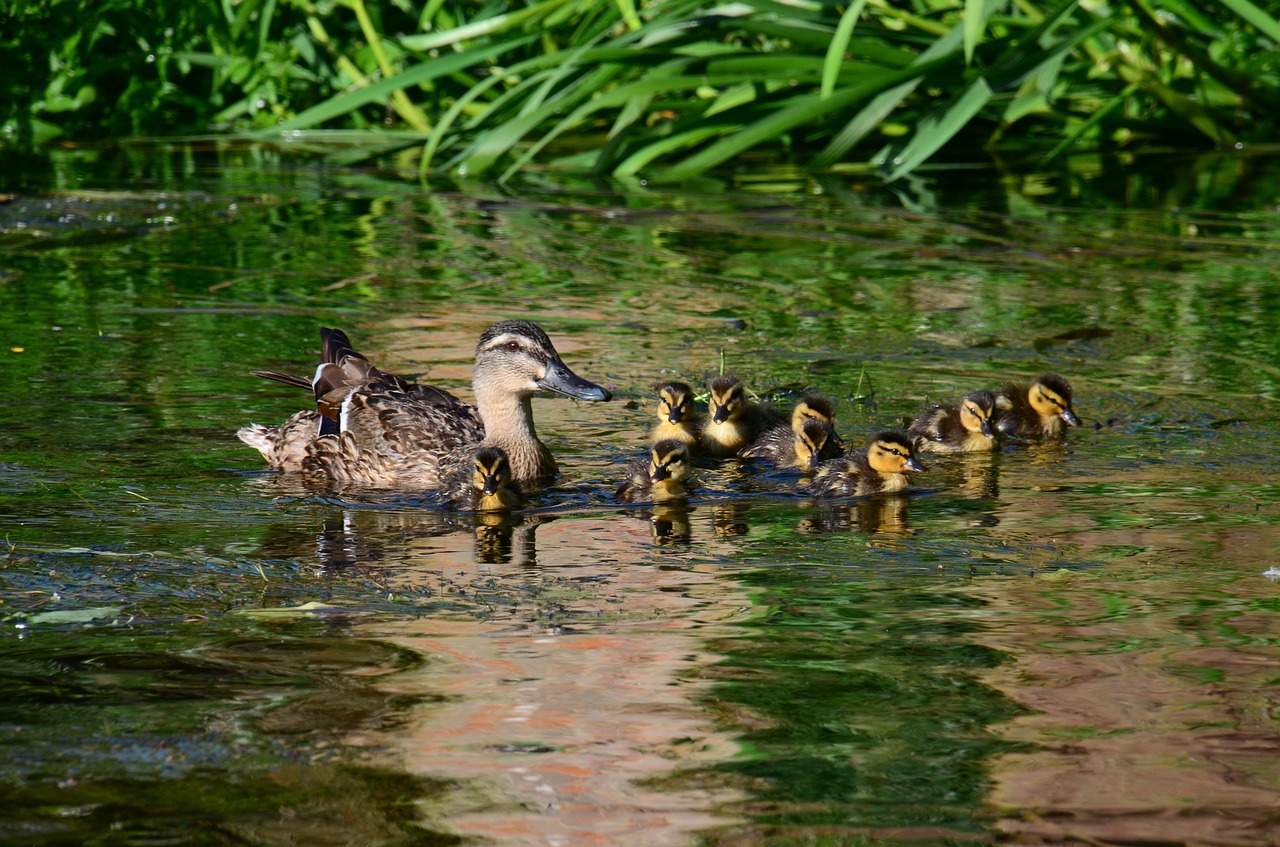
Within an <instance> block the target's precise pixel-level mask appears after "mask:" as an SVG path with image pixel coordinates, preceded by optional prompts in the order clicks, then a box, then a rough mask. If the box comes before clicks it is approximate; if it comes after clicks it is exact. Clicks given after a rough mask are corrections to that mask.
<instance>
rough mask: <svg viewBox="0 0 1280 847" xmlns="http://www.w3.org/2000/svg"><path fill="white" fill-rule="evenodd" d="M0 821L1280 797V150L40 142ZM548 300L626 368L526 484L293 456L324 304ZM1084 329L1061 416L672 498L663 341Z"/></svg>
mask: <svg viewBox="0 0 1280 847" xmlns="http://www.w3.org/2000/svg"><path fill="white" fill-rule="evenodd" d="M0 190H3V191H4V192H6V194H5V196H4V197H3V198H2V199H3V202H0V305H2V308H0V327H2V328H3V332H4V336H5V340H6V343H5V344H4V345H3V346H2V347H0V362H3V365H2V366H0V386H2V387H3V389H4V396H5V397H6V398H7V402H6V403H4V404H2V405H0V514H2V515H3V531H4V534H3V541H4V544H3V548H0V761H3V762H4V764H5V767H4V769H3V774H2V775H0V843H5V844H10V843H12V844H34V845H55V844H80V843H95V844H161V843H163V844H387V845H400V844H448V843H490V844H498V845H533V844H539V845H541V844H548V845H591V844H601V845H608V844H636V845H663V844H670V845H686V844H707V845H748V844H750V845H765V844H768V845H788V844H797V845H799V844H886V845H887V844H913V845H917V844H957V843H971V842H992V841H998V840H1013V841H1015V842H1016V843H1021V844H1056V843H1063V842H1067V841H1078V842H1085V843H1093V844H1130V845H1132V844H1152V845H1156V844H1159V845H1166V844H1184V843H1187V844H1190V843H1194V844H1224V845H1226V844H1230V845H1235V844H1240V845H1246V844H1249V845H1253V844H1274V843H1280V817H1278V816H1277V812H1276V809H1277V805H1276V804H1277V797H1280V794H1278V793H1277V792H1278V791H1280V768H1277V767H1276V761H1277V758H1276V757H1277V754H1278V753H1280V726H1278V723H1277V722H1278V720H1280V700H1278V698H1277V694H1278V689H1277V686H1278V684H1280V683H1278V681H1280V644H1278V642H1277V634H1276V633H1277V631H1280V630H1278V627H1277V620H1278V619H1277V612H1278V611H1280V583H1278V582H1277V581H1276V579H1277V577H1280V569H1278V568H1277V566H1278V565H1280V561H1277V560H1278V559H1280V556H1278V555H1277V553H1276V549H1277V543H1278V541H1280V494H1278V493H1277V492H1278V489H1277V487H1276V485H1277V482H1280V472H1278V471H1277V464H1276V461H1275V455H1276V445H1277V429H1278V426H1280V409H1278V408H1277V402H1278V398H1280V365H1278V363H1280V281H1278V280H1277V277H1276V274H1275V270H1274V269H1275V268H1276V267H1277V265H1278V264H1280V246H1277V245H1280V239H1278V236H1280V210H1278V208H1277V200H1278V198H1280V167H1277V166H1276V163H1275V162H1267V161H1265V160H1261V159H1246V158H1236V159H1232V158H1223V159H1217V160H1212V161H1207V162H1205V161H1193V160H1191V159H1186V158H1181V157H1166V158H1163V159H1160V160H1158V161H1153V162H1149V163H1146V164H1141V163H1139V164H1133V165H1132V167H1131V168H1129V169H1127V170H1126V169H1122V168H1118V167H1117V166H1115V165H1111V164H1108V163H1099V164H1096V165H1087V166H1078V167H1076V168H1075V169H1074V170H1071V171H1063V172H1061V173H1057V174H1051V175H1044V174H1039V175H1023V176H1018V175H1012V174H1007V173H1002V172H997V171H995V170H990V169H984V170H979V171H969V172H960V173H952V174H938V175H936V176H926V177H922V178H921V179H920V180H918V181H917V182H915V183H913V184H912V185H910V186H908V187H906V188H899V189H890V188H886V187H884V186H883V185H880V184H879V183H877V182H875V181H874V180H870V179H862V178H858V177H825V178H820V179H805V178H803V177H798V176H796V175H794V174H787V173H782V174H777V173H775V174H767V175H762V176H759V177H757V176H753V175H750V174H746V175H743V176H741V177H738V178H736V180H734V181H731V182H728V183H726V184H721V185H711V184H707V185H699V186H690V187H689V190H688V191H687V192H685V193H675V194H661V193H648V192H645V191H643V190H636V191H634V192H630V193H623V192H616V191H612V190H608V189H605V188H601V187H599V186H591V185H587V184H580V185H574V184H571V183H567V182H565V181H563V180H558V179H553V178H548V180H547V181H546V182H545V183H542V184H528V185H525V186H523V187H521V188H520V189H518V190H515V189H511V190H503V191H499V190H497V189H494V188H491V187H484V186H475V187H471V188H468V189H466V190H459V189H455V188H452V187H451V188H450V189H449V190H439V191H427V190H424V189H423V188H422V187H421V186H419V185H418V184H416V183H415V182H413V181H412V180H409V179H405V178H402V176H401V175H399V174H397V173H395V172H391V171H388V172H371V171H357V170H350V169H342V168H335V167H326V166H321V165H315V164H305V163H304V164H299V163H298V162H296V161H293V160H288V159H283V158H280V157H279V156H277V155H276V154H272V153H270V152H267V151H260V150H249V151H236V150H227V151H221V152H210V151H197V150H189V149H179V150H177V151H137V150H133V151H126V152H114V151H96V152H95V151H63V152H60V153H57V154H54V155H50V156H46V157H33V158H19V157H13V158H11V159H10V161H9V164H8V168H7V169H6V170H5V171H4V173H3V174H0ZM514 317H521V318H529V319H531V320H535V321H537V322H538V323H540V324H541V325H542V326H543V327H544V328H545V329H546V330H547V331H548V332H549V333H550V334H551V336H552V337H553V339H554V340H555V342H556V345H557V347H558V349H559V351H560V353H561V354H562V356H563V357H564V359H565V361H566V362H567V363H568V364H569V365H570V367H572V368H573V369H574V370H575V371H577V372H578V373H579V374H581V375H583V376H585V377H587V378H589V379H592V380H594V381H597V382H600V383H602V384H607V385H611V386H612V387H613V389H614V391H615V393H616V399H615V400H614V402H612V403H609V404H582V403H574V402H572V401H569V400H566V399H563V398H559V397H544V398H538V399H536V400H535V401H534V410H535V416H536V418H537V421H538V426H539V432H540V434H541V435H542V437H543V438H544V440H546V441H547V442H548V443H549V444H550V445H551V447H552V449H553V451H554V452H555V453H556V455H557V458H558V461H559V463H560V466H561V470H562V477H561V478H560V480H559V481H558V483H557V484H556V485H555V486H554V487H552V488H550V489H548V490H547V491H545V492H543V493H542V494H540V495H539V496H538V497H537V498H536V500H535V503H534V508H532V509H530V510H528V511H527V512H523V513H520V514H517V515H514V516H512V517H511V518H510V519H509V520H506V521H498V522H493V521H489V522H481V523H477V521H476V520H475V519H474V518H470V517H467V516H464V515H456V514H447V513H442V512H440V511H439V510H438V509H436V508H434V506H433V505H432V502H431V501H430V499H429V498H426V497H424V496H423V495H421V494H420V493H419V492H413V491H399V492H360V491H343V492H335V491H326V490H323V489H319V488H316V487H315V486H308V485H305V484H302V483H300V482H299V481H297V480H293V479H289V478H287V477H281V476H278V475H276V474H272V473H270V472H268V471H266V470H265V469H264V468H263V466H262V463H261V460H260V459H259V457H258V456H257V454H256V453H255V452H254V451H252V450H250V449H249V448H246V447H245V446H244V445H242V444H240V442H238V441H237V440H236V438H235V430H236V429H237V428H238V427H240V426H242V425H244V424H247V423H250V422H260V423H275V422H279V421H282V420H284V418H286V417H287V416H288V415H289V414H291V413H292V412H293V411H296V410H297V409H300V408H303V407H304V406H305V404H306V401H307V400H308V398H307V396H306V395H305V393H304V392H298V391H296V390H295V389H290V388H288V387H286V386H281V385H279V384H276V383H270V382H266V381H264V380H260V379H255V378H254V377H252V376H250V375H249V371H250V370H252V369H255V368H265V369H272V370H280V371H288V372H293V373H308V372H310V370H311V368H312V367H313V365H314V362H315V355H316V351H317V348H318V327H320V326H339V327H342V328H344V329H346V330H347V331H348V332H349V333H350V335H351V337H352V340H353V342H354V343H355V345H356V347H357V348H358V349H360V350H361V351H362V352H364V353H366V354H367V355H369V356H370V358H372V359H373V360H374V361H375V363H377V364H378V365H380V366H382V367H384V368H386V369H388V370H391V371H393V372H397V373H403V374H406V375H411V376H413V377H415V378H418V379H421V380H423V381H429V382H431V383H433V384H438V385H441V386H443V387H446V388H449V389H450V390H453V391H456V392H457V393H458V394H460V395H461V396H464V397H467V398H469V397H470V387H469V377H470V367H471V359H472V355H473V351H474V345H475V340H476V338H477V337H478V335H479V333H480V332H481V330H482V329H483V328H484V327H485V326H486V325H487V324H488V323H490V322H492V321H494V320H498V319H504V318H514ZM722 369H723V370H725V371H731V372H733V373H736V374H738V375H740V376H741V377H743V379H744V380H745V381H746V383H747V384H748V385H749V386H750V387H751V388H752V389H753V390H754V391H755V392H756V393H758V394H759V395H761V396H763V397H765V398H767V399H770V400H773V401H774V402H776V403H778V405H780V406H782V407H786V406H787V405H788V404H789V403H790V402H791V401H792V400H793V399H795V398H796V397H798V396H800V395H801V394H803V393H804V392H805V391H810V390H817V391H820V392H822V393H825V394H828V395H830V396H832V397H834V398H835V399H836V400H837V404H838V413H839V419H840V429H841V431H842V433H843V434H844V437H845V439H846V441H850V442H853V443H855V444H857V443H860V442H863V441H865V439H866V438H867V437H868V436H870V435H871V434H873V433H874V432H875V431H877V430H878V429H881V428H883V427H885V426H887V425H895V424H898V423H900V422H901V421H902V420H903V419H904V417H909V416H911V415H912V414H914V413H915V412H916V411H917V410H918V409H919V408H920V407H921V406H922V404H923V403H925V402H926V401H927V400H931V399H951V398H958V397H959V396H960V395H961V394H963V393H964V392H965V391H968V390H970V389H973V388H980V387H995V386H997V385H999V384H1002V383H1004V382H1006V381H1009V380H1012V379H1019V380H1029V379H1030V378H1032V377H1034V376H1035V375H1036V374H1038V373H1040V372H1042V371H1046V370H1054V371H1059V372H1061V373H1063V374H1065V375H1067V376H1068V377H1069V378H1070V379H1071V380H1072V382H1073V384H1074V386H1075V392H1076V407H1077V410H1078V412H1079V413H1080V415H1081V417H1082V418H1083V419H1084V424H1085V425H1084V426H1083V427H1081V428H1079V429H1075V430H1072V431H1071V432H1070V433H1069V434H1068V436H1067V437H1066V438H1065V439H1064V440H1063V441H1062V442H1060V443H1050V444H1043V445H1027V444H1011V445H1008V446H1006V448H1005V449H1004V450H1002V451H1001V452H1000V453H998V454H995V455H989V456H988V455H982V456H954V457H948V456H943V457H931V458H930V460H929V464H930V466H931V469H930V471H929V472H928V473H927V474H923V475H921V476H920V477H919V478H918V482H917V486H918V488H917V490H916V491H914V492H913V493H912V494H911V495H910V496H906V497H888V498H877V499H871V500H865V501H853V502H838V503H826V504H814V503H812V502H810V501H808V500H806V499H804V498H803V497H800V496H798V495H796V494H795V491H794V482H795V480H794V479H793V478H790V477H788V476H786V475H784V474H776V473H767V472H764V471H763V469H761V468H759V467H756V466H753V465H750V464H739V463H737V462H727V463H724V464H721V465H719V466H711V465H707V466H706V467H704V468H702V469H701V471H700V474H701V479H700V488H699V489H698V492H697V495H696V496H695V497H694V499H693V500H692V501H691V503H690V504H689V506H688V507H687V508H679V507H667V508H663V509H657V510H652V509H648V510H647V509H643V508H641V509H620V508H619V507H618V506H617V505H616V504H615V503H614V502H613V500H612V497H611V494H612V491H613V488H614V486H616V484H617V483H618V481H619V480H620V478H621V474H622V470H621V467H622V465H623V463H625V462H626V461H627V460H629V459H630V458H632V457H634V456H636V455H638V454H639V453H640V452H641V451H643V449H644V447H643V445H644V441H645V437H646V433H647V431H648V428H649V426H650V424H651V421H652V419H653V415H654V410H655V399H654V397H653V396H652V390H651V389H652V386H653V384H654V383H655V382H657V381H660V380H664V379H672V378H680V379H684V380H687V381H689V382H691V383H694V384H697V385H703V384H705V382H706V380H707V378H708V377H710V376H713V375H715V374H717V373H719V372H721V370H722Z"/></svg>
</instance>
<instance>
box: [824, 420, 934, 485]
mask: <svg viewBox="0 0 1280 847" xmlns="http://www.w3.org/2000/svg"><path fill="white" fill-rule="evenodd" d="M924 470H927V468H925V466H924V465H922V464H920V461H919V460H918V459H916V457H915V454H914V453H913V452H912V448H911V438H910V436H908V435H907V434H906V433H905V432H903V431H902V430H900V429H888V430H885V431H884V432H882V433H880V434H879V435H877V436H876V437H875V438H873V439H871V443H870V444H869V445H868V446H867V450H866V452H865V453H851V454H849V455H848V456H846V457H845V458H842V459H832V460H831V461H829V462H823V463H822V464H821V465H820V466H819V467H818V472H817V474H815V475H814V477H813V480H812V481H811V482H810V483H809V485H808V491H809V493H811V494H813V495H814V496H815V497H866V496H869V495H872V494H890V493H894V492H897V491H905V490H906V489H907V487H908V484H909V483H908V481H907V473H909V472H912V471H924Z"/></svg>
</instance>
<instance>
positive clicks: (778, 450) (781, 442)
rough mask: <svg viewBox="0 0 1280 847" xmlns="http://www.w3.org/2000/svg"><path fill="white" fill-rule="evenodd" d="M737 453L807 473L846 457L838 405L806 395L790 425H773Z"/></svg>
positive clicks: (798, 404) (795, 410) (797, 406)
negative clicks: (839, 430)
mask: <svg viewBox="0 0 1280 847" xmlns="http://www.w3.org/2000/svg"><path fill="white" fill-rule="evenodd" d="M738 455H739V456H742V457H743V458H745V459H767V460H768V461H770V462H773V463H774V464H775V465H777V466H778V467H780V468H797V469H799V470H801V471H805V472H806V473H807V472H809V471H812V470H813V469H814V468H816V467H817V466H818V463H819V462H825V461H826V460H828V459H834V458H837V457H839V456H843V455H844V442H842V441H841V440H840V436H839V435H837V434H836V431H835V404H833V403H832V402H831V401H830V400H828V399H827V398H825V397H814V396H810V397H805V398H804V399H803V400H801V401H800V402H799V403H797V404H796V407H795V409H794V410H793V411H792V413H791V424H790V426H788V425H786V424H782V425H779V426H775V427H772V428H770V429H769V430H768V431H766V432H765V433H764V434H763V435H761V436H760V437H759V438H757V439H756V440H755V441H753V442H752V443H751V444H750V445H748V446H747V447H744V448H743V449H742V451H741V452H739V453H738Z"/></svg>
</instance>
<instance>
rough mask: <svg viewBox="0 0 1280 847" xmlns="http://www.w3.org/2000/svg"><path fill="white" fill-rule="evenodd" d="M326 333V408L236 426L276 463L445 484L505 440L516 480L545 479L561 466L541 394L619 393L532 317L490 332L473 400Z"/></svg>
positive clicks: (362, 477) (345, 476) (363, 477)
mask: <svg viewBox="0 0 1280 847" xmlns="http://www.w3.org/2000/svg"><path fill="white" fill-rule="evenodd" d="M323 337H324V339H325V350H324V359H325V361H324V362H323V363H322V364H321V366H320V368H319V369H318V370H317V371H316V377H315V379H313V380H311V381H310V384H311V386H312V389H313V391H314V392H315V395H316V397H317V409H316V410H309V411H306V412H300V413H298V414H296V415H294V416H293V417H291V418H290V419H289V420H288V421H286V422H285V423H284V424H282V425H280V426H273V427H268V426H261V425H258V424H254V425H252V426H247V427H244V428H243V429H241V430H240V431H239V432H238V433H237V435H239V437H240V440H241V441H244V442H245V443H246V444H249V445H250V446H252V447H255V448H256V449H257V450H258V451H259V452H260V453H261V454H262V455H263V457H264V458H265V459H266V460H267V462H268V464H270V465H271V466H272V467H273V468H275V469H277V470H284V471H302V472H303V473H306V474H309V475H311V476H315V477H320V478H323V479H328V480H331V481H333V482H338V483H350V484H356V485H366V486H373V487H397V486H412V487H415V488H420V489H423V490H427V491H441V490H443V489H445V488H447V486H448V484H449V481H450V480H451V479H453V478H454V477H455V475H456V474H457V473H459V472H465V469H466V468H467V467H469V465H470V462H471V461H472V457H473V454H474V453H475V450H476V448H477V447H499V448H501V449H502V450H503V451H504V452H505V453H506V455H507V458H508V460H509V462H510V465H511V475H512V478H513V480H514V481H515V483H516V484H517V485H520V486H522V487H524V486H531V485H540V484H543V483H545V482H547V481H549V480H550V479H552V478H553V477H554V476H555V474H556V472H557V468H556V463H555V459H553V458H552V457H551V452H550V451H549V450H548V449H547V446H546V445H545V444H543V443H542V442H541V441H540V440H538V436H537V433H536V432H535V431H534V427H533V411H532V406H531V403H530V401H531V398H532V397H533V394H534V393H535V392H537V391H539V390H543V389H546V390H550V391H556V392H559V393H561V394H565V395H568V396H570V397H574V398H577V399H579V400H599V401H605V400H609V399H610V398H611V397H612V396H613V395H612V394H610V393H609V392H608V391H607V390H605V389H604V388H601V387H600V386H598V385H596V384H595V383H592V382H588V381H587V380H585V379H583V378H582V377H580V376H578V375H577V374H575V373H574V372H573V371H571V370H569V368H568V366H567V365H565V364H564V362H563V361H561V359H560V356H559V354H558V353H556V349H555V347H554V346H553V345H552V343H551V339H550V338H548V337H547V334H546V333H545V332H543V331H542V329H540V328H539V327H538V326H537V325H535V324H532V323H530V322H528V321H500V322H498V323H495V324H493V325H491V326H490V327H489V328H488V329H486V330H485V331H484V333H483V334H481V336H480V342H479V343H478V344H477V345H476V361H475V370H474V372H473V376H472V388H473V390H474V392H475V397H476V405H474V406H472V405H471V404H469V403H464V402H462V401H461V400H459V399H458V398H457V397H454V396H453V395H452V394H450V393H449V392H447V391H445V390H444V389H441V388H435V387H433V386H429V385H414V384H412V383H409V382H408V381H406V380H404V379H401V378H400V377H395V376H392V375H390V374H385V373H383V372H382V371H378V370H377V369H376V368H373V367H372V366H371V365H368V362H367V360H365V359H364V357H363V356H360V355H359V354H358V353H356V352H355V351H354V350H352V349H351V347H350V343H349V342H347V340H346V336H345V335H344V334H342V333H341V332H340V331H337V330H329V331H326V333H325V334H324V336H323ZM361 362H363V363H364V364H363V365H361V364H360V363H361ZM329 365H336V366H337V367H336V369H335V368H329V367H326V366H329ZM272 378H275V377H274V376H273V377H272ZM292 381H293V382H295V384H306V382H307V381H305V380H302V379H300V378H293V380H292Z"/></svg>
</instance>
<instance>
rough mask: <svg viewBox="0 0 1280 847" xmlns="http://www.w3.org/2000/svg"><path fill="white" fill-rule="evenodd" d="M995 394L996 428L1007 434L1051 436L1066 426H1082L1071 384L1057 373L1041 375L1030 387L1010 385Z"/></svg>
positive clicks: (1060, 431) (1037, 436)
mask: <svg viewBox="0 0 1280 847" xmlns="http://www.w3.org/2000/svg"><path fill="white" fill-rule="evenodd" d="M995 395H996V409H997V411H998V412H999V415H998V419H997V421H996V427H997V429H999V431H1000V432H1001V433H1003V434H1005V435H1018V436H1021V437H1023V438H1052V437H1053V436H1055V435H1059V434H1061V433H1062V432H1063V430H1064V429H1065V428H1066V427H1067V426H1080V418H1079V417H1077V416H1076V412H1075V409H1074V408H1072V406H1071V383H1069V382H1067V381H1066V380H1065V379H1063V378H1062V377H1061V376H1059V375H1058V374H1053V373H1046V374H1041V375H1040V376H1038V377H1036V379H1035V381H1034V382H1032V383H1031V386H1030V387H1029V388H1028V387H1024V386H1021V385H1013V384H1009V385H1006V386H1005V387H1004V388H1001V389H998V390H997V391H996V392H995Z"/></svg>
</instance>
